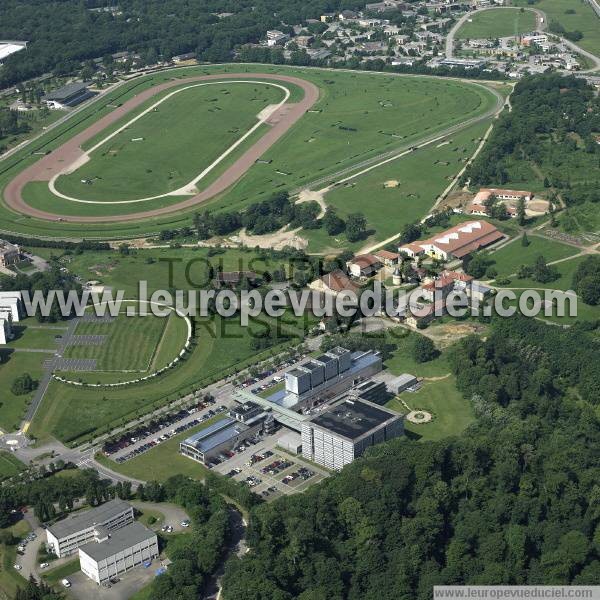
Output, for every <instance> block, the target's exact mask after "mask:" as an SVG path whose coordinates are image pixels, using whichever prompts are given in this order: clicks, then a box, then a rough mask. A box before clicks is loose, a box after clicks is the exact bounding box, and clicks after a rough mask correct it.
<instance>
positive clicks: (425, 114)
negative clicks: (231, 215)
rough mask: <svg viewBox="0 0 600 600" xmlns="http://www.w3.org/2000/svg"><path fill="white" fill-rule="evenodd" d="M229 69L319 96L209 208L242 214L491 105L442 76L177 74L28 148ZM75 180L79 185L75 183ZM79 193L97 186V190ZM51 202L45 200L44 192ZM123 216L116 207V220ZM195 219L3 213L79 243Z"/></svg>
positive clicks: (133, 85)
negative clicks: (275, 78)
mask: <svg viewBox="0 0 600 600" xmlns="http://www.w3.org/2000/svg"><path fill="white" fill-rule="evenodd" d="M232 71H237V72H261V71H262V72H268V73H285V74H292V75H298V76H300V77H304V78H306V79H308V80H310V81H313V82H314V83H316V84H317V85H319V87H320V88H321V90H322V97H321V99H320V100H319V102H318V104H317V105H315V112H310V113H307V114H306V115H305V117H304V118H303V119H302V120H301V121H300V122H298V123H297V124H296V125H295V126H294V127H293V128H292V129H291V130H290V131H289V132H288V133H287V134H286V136H284V138H283V139H281V140H280V141H279V142H278V143H277V144H276V145H275V146H274V147H273V148H272V149H270V150H269V151H268V152H267V154H266V155H265V157H264V158H265V159H266V160H271V161H272V162H271V163H269V164H256V165H253V166H252V167H251V168H250V170H249V171H248V173H247V174H246V175H245V176H244V177H243V178H242V179H241V180H240V181H239V182H238V183H237V184H236V185H234V186H233V187H232V188H231V189H230V190H228V191H227V192H226V193H224V194H223V195H222V196H221V197H217V198H215V199H214V200H211V201H210V202H208V203H207V204H206V206H207V207H213V208H214V209H220V208H229V207H241V206H244V205H247V204H248V203H249V202H252V201H255V200H260V199H261V198H263V197H266V196H267V195H269V194H270V193H271V192H272V191H275V190H280V189H282V188H283V187H285V188H294V187H297V186H301V185H302V184H305V183H307V182H308V181H310V180H312V179H313V178H315V177H320V176H326V175H330V174H331V173H333V172H336V171H338V170H340V169H342V168H346V167H348V166H350V165H353V164H356V163H357V162H360V161H361V160H364V159H368V158H372V157H373V156H376V155H378V154H380V153H381V152H385V151H387V150H392V149H394V148H398V147H402V146H405V145H406V144H410V143H411V141H416V140H417V139H419V138H421V137H424V136H425V135H428V134H433V133H435V132H436V131H440V130H442V129H444V128H446V127H448V126H449V125H452V124H456V123H459V122H462V121H464V120H465V119H467V118H470V117H473V116H476V115H479V114H482V113H484V112H485V111H487V110H489V109H490V108H491V107H492V106H493V105H494V103H495V99H494V96H493V95H492V94H491V93H490V92H489V91H488V90H487V89H486V88H485V87H483V86H479V85H474V84H469V83H462V82H458V81H452V80H449V79H442V78H432V77H411V76H392V75H390V74H383V73H381V74H380V73H365V72H356V73H353V72H332V71H324V70H319V69H299V68H289V67H276V66H260V67H258V66H253V65H228V66H225V67H223V66H218V67H198V68H196V69H189V70H183V69H176V70H170V71H167V72H164V73H158V74H154V75H152V76H148V77H147V78H144V79H140V80H136V81H135V82H130V83H128V84H126V85H125V86H122V87H121V88H119V89H118V90H116V91H115V92H114V93H113V94H109V95H108V96H107V97H103V98H101V99H99V100H98V102H97V103H93V104H91V105H90V106H89V107H87V108H86V109H84V110H83V111H82V112H81V113H79V114H78V115H77V117H76V118H74V119H73V120H71V121H68V122H67V123H65V124H64V125H61V126H60V127H58V128H57V130H56V131H52V132H48V134H47V135H46V136H44V137H43V138H42V139H40V141H38V142H36V144H35V148H33V150H35V151H38V152H47V151H51V150H52V149H54V148H56V147H58V146H59V145H60V144H61V143H63V142H64V141H66V140H67V139H69V138H70V137H72V136H73V135H74V134H75V133H77V132H79V131H81V130H82V129H84V128H85V127H87V126H89V125H90V124H91V123H92V122H94V121H95V120H97V119H98V118H100V117H101V116H103V115H105V114H107V113H108V112H109V111H110V110H112V109H111V106H114V105H115V104H118V103H122V102H123V101H125V100H127V99H128V98H130V97H132V96H133V95H134V94H136V93H138V92H139V91H141V90H143V89H147V88H148V87H151V86H153V85H156V84H157V83H161V82H162V81H165V80H167V79H170V78H172V77H177V76H179V77H184V76H191V75H195V74H201V73H215V72H232ZM31 150H32V149H31V148H28V149H27V151H26V152H25V151H22V152H19V153H16V154H15V155H14V156H13V157H11V160H10V161H6V163H5V164H4V165H3V166H2V168H0V188H3V187H4V186H5V185H6V183H7V182H8V181H10V180H11V179H12V178H13V177H14V175H15V174H16V173H17V172H18V171H19V170H20V169H22V168H24V167H26V166H27V165H29V164H31V162H33V161H34V160H35V159H36V158H37V156H36V155H35V154H32V152H31ZM106 160H108V158H107V159H106ZM90 164H91V163H90ZM77 181H79V179H78V180H77ZM77 181H76V182H75V184H76V186H77V185H82V184H80V183H77ZM36 187H37V186H36ZM86 187H87V188H94V185H91V186H86ZM27 189H29V186H28V188H27ZM31 191H33V190H31ZM29 193H30V192H29V191H28V192H27V194H29ZM35 196H36V197H35V202H34V201H33V200H32V204H34V203H37V204H36V205H40V204H43V203H44V202H49V201H50V200H48V199H45V198H44V197H43V194H42V193H40V191H39V190H37V189H36V190H35ZM48 197H49V198H51V196H50V194H49V191H48ZM169 201H172V199H171V198H170V199H169ZM84 206H85V205H84ZM90 206H92V207H95V206H97V205H90ZM80 208H81V207H79V208H78V209H77V210H80ZM90 210H92V209H90ZM120 210H121V209H116V208H115V214H116V213H117V212H119V211H120ZM192 213H193V210H189V211H186V212H178V213H174V214H172V215H166V216H162V217H157V218H150V219H141V220H135V221H132V222H128V223H112V224H108V223H98V224H87V225H86V226H85V228H84V229H83V230H82V227H81V225H79V224H69V223H66V222H63V221H54V222H51V221H42V220H39V219H34V218H27V217H23V216H21V215H17V214H15V213H13V212H11V211H8V210H7V209H6V207H4V206H3V205H0V219H2V223H3V228H4V229H8V230H11V231H15V232H21V233H23V234H26V235H49V236H62V237H72V238H79V237H83V236H84V235H85V237H86V238H94V237H110V238H111V239H115V238H118V237H142V236H144V235H147V234H149V233H154V232H158V231H159V230H161V229H164V228H176V227H181V226H183V225H189V224H190V221H191V214H192ZM90 214H92V213H90Z"/></svg>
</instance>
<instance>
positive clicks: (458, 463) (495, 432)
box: [223, 318, 600, 600]
mask: <svg viewBox="0 0 600 600" xmlns="http://www.w3.org/2000/svg"><path fill="white" fill-rule="evenodd" d="M597 327H598V324H597V323H590V324H586V325H580V326H576V327H573V328H571V329H570V330H568V331H565V330H563V329H561V328H557V327H551V326H548V325H544V324H542V323H539V322H537V321H535V320H533V319H531V320H528V319H525V318H515V319H510V320H508V319H504V320H498V321H495V322H494V323H493V324H492V329H491V332H490V335H489V336H488V337H487V339H486V340H485V341H484V340H481V339H480V338H478V337H468V338H465V339H463V340H462V341H460V342H459V343H458V344H457V345H456V346H455V347H454V348H453V349H452V350H451V352H450V354H449V361H450V365H451V368H452V371H453V372H454V374H455V375H456V378H457V382H458V388H459V390H460V391H461V392H462V394H463V395H464V396H465V398H468V399H469V400H470V401H471V402H472V404H473V407H474V410H475V413H476V416H477V421H476V423H475V424H474V425H472V426H471V427H470V428H469V429H468V430H467V431H466V432H465V433H464V434H463V435H461V436H460V437H457V438H449V439H444V440H441V441H436V442H426V443H423V442H417V441H411V440H410V439H400V440H396V441H393V442H390V443H386V444H382V445H379V446H376V447H374V448H372V449H371V450H370V451H369V452H368V454H367V456H366V457H365V458H363V459H361V460H358V461H355V462H354V463H353V464H351V465H349V466H347V467H346V468H345V469H344V470H343V472H342V473H340V474H339V475H337V476H335V477H332V478H330V479H329V480H327V481H326V482H325V483H323V484H322V485H319V486H316V487H314V488H312V489H311V490H309V491H308V492H306V493H305V494H300V495H295V496H292V497H287V498H283V499H281V500H278V501H276V502H274V503H272V504H269V505H261V506H259V507H257V508H255V509H254V510H253V511H252V518H251V522H250V528H249V532H248V542H249V544H250V546H251V547H252V552H250V553H249V554H247V555H246V556H245V557H244V558H243V559H241V560H240V559H234V560H232V561H230V562H229V564H228V566H227V570H226V576H225V579H224V582H223V583H224V588H223V592H224V594H223V595H224V597H225V598H235V599H236V600H250V599H252V600H291V599H292V598H297V599H299V600H309V599H310V600H326V599H327V600H341V599H342V598H344V599H349V600H359V599H360V600H415V599H422V600H429V599H430V598H431V588H432V586H433V585H436V584H462V583H471V584H503V583H504V584H538V583H543V584H563V583H574V584H594V583H596V582H597V581H598V577H599V576H600V485H598V483H597V473H598V468H599V467H600V455H599V454H598V452H597V451H595V450H594V449H595V448H598V447H599V446H600V427H599V422H598V417H597V415H596V413H595V407H594V406H592V404H590V403H593V404H597V403H598V402H600V376H599V375H596V374H595V373H594V371H597V369H596V368H595V365H596V364H597V353H598V351H599V350H600V348H599V346H600V339H599V338H598V335H597V334H598V329H597ZM576 390H577V391H578V392H579V394H581V395H582V396H584V397H585V400H587V401H589V402H586V401H582V400H581V399H580V398H579V396H578V393H577V391H576Z"/></svg>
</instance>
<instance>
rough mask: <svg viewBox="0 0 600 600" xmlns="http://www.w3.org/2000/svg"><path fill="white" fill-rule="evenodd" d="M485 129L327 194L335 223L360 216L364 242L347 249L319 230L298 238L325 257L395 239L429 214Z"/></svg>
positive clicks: (408, 157) (340, 239)
mask: <svg viewBox="0 0 600 600" xmlns="http://www.w3.org/2000/svg"><path fill="white" fill-rule="evenodd" d="M488 126H489V123H487V122H486V123H481V124H478V125H474V126H472V127H469V128H467V129H465V130H463V131H461V132H460V133H457V134H455V135H452V136H449V138H448V139H447V140H444V141H441V142H438V143H434V144H431V145H430V146H427V147H426V148H422V149H419V150H417V151H416V152H413V153H411V154H408V155H406V156H403V157H402V158H399V159H397V160H395V161H392V162H389V163H387V164H384V165H381V166H380V167H377V168H375V169H373V170H372V171H369V172H368V173H365V174H364V175H361V176H360V177H358V178H356V179H352V180H350V181H348V182H347V183H346V184H343V185H340V186H338V187H335V188H333V189H332V190H331V191H329V192H328V193H327V194H326V195H325V202H326V203H327V204H328V205H330V206H333V207H335V208H336V210H337V213H338V214H339V215H340V216H341V217H345V216H347V215H349V214H350V213H353V212H362V213H363V214H364V215H365V217H366V219H367V222H368V228H369V230H370V231H373V233H372V234H371V236H370V237H369V239H367V240H362V241H360V242H356V243H354V244H350V243H349V242H348V240H347V239H346V236H345V235H344V234H343V233H342V234H340V235H338V236H336V237H331V236H329V235H327V232H326V231H325V230H321V229H317V230H310V231H303V232H302V236H304V237H306V238H307V239H308V240H309V243H310V248H311V249H313V250H315V251H327V250H340V249H345V248H351V249H353V250H358V249H359V248H361V247H362V246H364V245H365V244H367V245H368V244H369V243H374V242H376V241H379V240H384V239H387V238H389V237H391V236H393V235H395V234H399V233H400V231H401V230H402V228H403V227H404V226H405V225H407V224H408V223H412V222H415V221H418V220H420V219H422V218H423V217H424V216H426V215H427V214H428V213H429V211H430V210H431V207H432V206H433V205H434V203H435V201H436V198H437V197H438V196H439V195H440V194H441V193H442V192H443V191H444V189H445V188H446V187H448V185H449V183H450V181H451V180H452V178H453V177H454V176H455V175H456V174H457V173H458V172H459V171H460V170H461V169H462V168H463V166H464V163H465V161H466V160H467V159H468V158H470V157H471V155H472V154H473V152H474V151H475V149H476V148H477V145H478V144H479V141H480V139H481V138H482V137H483V135H484V133H485V130H486V129H487V127H488ZM446 142H449V143H446ZM387 186H389V187H387Z"/></svg>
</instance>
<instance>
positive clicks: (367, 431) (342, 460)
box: [302, 398, 404, 470]
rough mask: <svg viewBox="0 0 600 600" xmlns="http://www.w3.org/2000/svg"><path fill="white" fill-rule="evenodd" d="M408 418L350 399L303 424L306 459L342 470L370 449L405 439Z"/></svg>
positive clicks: (364, 401) (303, 445) (303, 443)
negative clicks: (383, 443) (380, 444)
mask: <svg viewBox="0 0 600 600" xmlns="http://www.w3.org/2000/svg"><path fill="white" fill-rule="evenodd" d="M403 419H404V415H400V414H398V413H395V412H393V411H391V410H389V409H387V408H383V407H381V406H377V405H376V404H373V403H372V402H368V401H366V400H353V399H349V398H347V399H346V400H344V401H343V402H342V403H341V404H337V405H335V406H332V407H330V408H329V409H327V410H326V411H325V412H323V413H321V414H319V415H318V416H316V417H314V418H312V419H310V420H308V421H305V422H304V423H303V424H302V456H303V457H304V458H306V459H308V460H312V461H313V462H316V463H318V464H320V465H323V466H325V467H327V468H329V469H335V470H340V469H342V468H343V467H344V466H345V465H347V464H349V463H351V462H352V461H353V460H354V459H355V458H358V457H359V456H361V455H362V454H363V453H364V452H365V450H366V449H367V448H369V447H370V446H374V445H375V444H379V443H381V442H385V441H388V440H391V439H394V438H397V437H399V436H401V435H402V434H403V433H404V423H403Z"/></svg>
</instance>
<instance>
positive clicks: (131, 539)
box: [79, 522, 158, 584]
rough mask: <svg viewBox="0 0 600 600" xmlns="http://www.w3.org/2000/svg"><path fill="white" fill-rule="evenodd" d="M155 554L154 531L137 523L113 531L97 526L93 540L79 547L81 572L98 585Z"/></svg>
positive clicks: (140, 563)
mask: <svg viewBox="0 0 600 600" xmlns="http://www.w3.org/2000/svg"><path fill="white" fill-rule="evenodd" d="M157 556H158V538H157V537H156V534H155V533H154V532H153V531H150V529H147V528H146V527H144V526H143V525H142V524H141V523H136V522H134V523H131V524H130V525H126V526H125V527H122V528H121V529H118V530H116V531H110V530H109V529H107V528H106V527H103V526H102V525H98V526H97V527H95V528H94V538H93V540H92V541H91V542H89V543H87V544H85V545H84V546H81V547H80V548H79V564H80V566H81V570H82V572H83V573H84V574H85V575H87V576H88V577H89V578H90V579H92V580H93V581H95V582H96V583H98V584H101V583H104V582H105V581H108V580H109V579H111V578H113V577H118V576H119V575H122V574H123V573H126V572H127V571H129V570H130V569H133V568H134V567H139V566H140V565H142V564H148V563H149V562H151V561H152V559H154V558H156V557H157Z"/></svg>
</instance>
